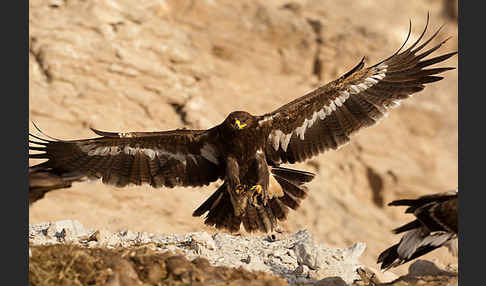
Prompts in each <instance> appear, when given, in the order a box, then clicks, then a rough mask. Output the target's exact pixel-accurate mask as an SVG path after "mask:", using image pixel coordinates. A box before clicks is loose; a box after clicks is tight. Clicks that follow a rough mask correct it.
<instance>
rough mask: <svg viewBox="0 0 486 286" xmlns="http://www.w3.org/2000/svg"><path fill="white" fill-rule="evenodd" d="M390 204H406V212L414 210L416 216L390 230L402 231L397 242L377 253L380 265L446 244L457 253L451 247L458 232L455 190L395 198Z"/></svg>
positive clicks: (396, 263) (402, 260) (395, 263)
mask: <svg viewBox="0 0 486 286" xmlns="http://www.w3.org/2000/svg"><path fill="white" fill-rule="evenodd" d="M389 205H391V206H408V208H407V211H406V212H413V214H414V215H415V216H416V217H417V219H416V220H414V221H412V222H410V223H407V224H405V225H403V226H401V227H398V228H396V229H394V230H393V232H394V233H396V234H398V233H405V234H404V235H403V237H402V238H401V239H400V241H399V242H398V243H397V244H395V245H393V246H391V247H389V248H388V249H386V250H384V251H383V252H382V253H380V255H379V256H378V261H377V262H378V263H381V266H380V268H381V269H383V270H388V269H390V268H392V267H396V266H399V265H401V264H403V263H406V262H408V261H410V260H413V259H415V258H417V257H420V256H422V255H424V254H427V253H429V252H431V251H432V250H434V249H437V248H439V247H441V246H444V245H446V246H449V244H450V248H449V249H450V250H451V252H452V253H453V254H457V250H456V249H454V248H455V247H457V246H456V244H457V241H455V240H456V239H457V235H458V192H457V190H456V191H451V192H443V193H437V194H432V195H426V196H422V197H419V198H417V199H406V200H396V201H393V202H391V203H390V204H389ZM410 209H412V210H413V211H410Z"/></svg>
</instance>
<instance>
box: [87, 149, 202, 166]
mask: <svg viewBox="0 0 486 286" xmlns="http://www.w3.org/2000/svg"><path fill="white" fill-rule="evenodd" d="M79 148H80V149H81V151H83V152H85V153H87V154H88V156H108V155H110V156H116V155H118V154H120V153H121V152H123V153H125V154H127V155H132V156H135V155H136V154H137V153H143V154H144V155H146V156H147V157H149V158H150V160H155V159H156V158H155V157H156V156H157V157H159V158H163V157H165V158H167V157H168V158H169V159H175V160H177V161H179V162H181V163H183V164H184V165H186V164H187V159H191V160H192V161H193V162H194V163H195V164H197V160H196V157H195V156H194V155H192V154H182V153H171V152H167V151H165V150H161V149H150V148H140V147H131V146H128V145H127V146H125V147H123V149H121V148H120V147H118V146H102V147H96V145H95V144H86V145H85V144H83V145H79ZM203 157H204V156H203ZM208 160H209V159H208ZM210 161H211V160H210Z"/></svg>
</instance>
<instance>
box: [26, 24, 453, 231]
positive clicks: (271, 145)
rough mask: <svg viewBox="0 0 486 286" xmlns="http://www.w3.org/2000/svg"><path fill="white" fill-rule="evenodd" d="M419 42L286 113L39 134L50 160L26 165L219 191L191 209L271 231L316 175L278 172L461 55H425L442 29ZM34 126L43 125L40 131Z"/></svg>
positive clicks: (115, 180) (34, 144) (33, 139)
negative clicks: (198, 125) (89, 134)
mask: <svg viewBox="0 0 486 286" xmlns="http://www.w3.org/2000/svg"><path fill="white" fill-rule="evenodd" d="M428 23H429V17H428V15H427V24H426V25H425V28H424V30H423V32H422V33H421V35H420V36H419V37H418V39H417V40H416V41H415V42H414V43H412V44H411V45H410V47H408V48H407V49H404V46H405V44H406V43H407V41H408V39H409V37H410V34H411V22H410V25H409V29H408V35H407V38H406V40H405V42H404V43H403V45H402V46H401V47H400V49H398V50H397V51H396V52H395V53H394V54H393V55H391V56H390V57H388V58H386V59H384V60H382V61H380V62H379V63H377V64H375V65H372V66H369V67H365V58H364V57H363V59H362V60H361V61H360V62H359V63H358V64H357V65H356V66H355V67H354V68H352V69H351V70H349V71H348V72H346V73H345V74H344V75H342V76H341V77H339V78H338V79H336V80H334V81H332V82H329V83H327V84H325V85H323V86H320V87H318V88H317V89H315V90H313V91H311V92H309V93H307V94H305V95H304V96H302V97H300V98H297V99H295V100H293V101H292V102H290V103H287V104H285V105H283V106H281V107H280V108H278V109H276V110H274V111H272V112H269V113H266V114H263V115H252V114H250V113H248V112H246V111H234V112H231V113H230V114H229V115H228V116H227V117H226V119H224V121H223V122H222V123H221V124H219V125H216V126H214V127H212V128H210V129H207V130H189V129H175V130H169V131H155V132H126V133H124V132H106V131H100V130H96V129H93V128H91V129H92V131H93V132H94V133H95V134H96V135H98V136H99V137H96V138H91V139H81V140H60V139H55V138H53V137H50V136H48V135H46V134H44V133H42V131H40V130H39V129H38V131H39V132H41V133H42V134H43V135H44V137H47V138H43V137H40V136H36V135H34V134H31V133H29V136H30V137H29V150H31V151H39V152H34V153H30V152H29V158H33V159H47V161H44V162H42V163H40V164H37V165H34V166H31V167H30V170H31V174H35V173H37V172H47V173H52V174H55V175H56V176H60V177H66V178H81V177H83V176H84V177H86V178H88V179H101V180H102V182H103V183H105V184H110V185H114V186H116V187H124V186H127V185H129V184H134V185H142V184H148V185H150V186H152V187H155V188H160V187H167V188H171V187H175V186H184V187H197V186H204V185H208V184H209V183H211V182H214V181H218V180H221V181H222V183H221V185H220V186H219V187H218V188H217V189H216V191H215V192H214V193H213V194H212V195H211V196H210V197H209V198H208V199H207V200H206V201H205V202H203V203H202V204H201V205H200V206H199V207H198V208H197V209H196V210H195V211H194V213H193V216H196V217H198V216H202V215H204V214H205V213H207V215H206V216H205V223H206V224H207V225H210V226H214V227H216V228H218V229H225V230H227V231H230V232H236V231H239V229H240V226H241V224H243V226H244V228H245V230H246V231H247V232H255V231H261V232H272V231H274V230H275V229H276V226H277V222H278V221H283V220H285V219H286V218H287V214H288V212H289V209H293V210H296V209H297V208H298V207H299V205H300V204H301V201H302V200H303V199H304V198H305V197H306V196H307V193H308V188H307V186H306V184H307V183H309V182H310V181H311V180H312V179H313V178H314V176H315V175H314V174H313V173H310V172H306V171H300V170H294V169H290V168H287V167H284V166H282V164H293V163H297V162H303V161H305V160H307V159H309V158H311V157H314V156H316V155H318V154H320V153H324V152H326V151H328V150H336V149H338V148H339V147H341V146H343V145H344V144H346V143H348V142H349V140H350V136H351V135H352V134H354V133H356V132H357V131H359V130H360V129H362V128H365V127H369V126H372V125H374V124H376V123H377V122H378V121H379V120H380V119H381V118H383V117H384V116H385V115H386V114H387V112H388V110H389V109H391V108H393V107H396V106H397V105H399V103H400V101H401V100H403V99H406V98H408V97H410V96H411V95H412V94H414V93H417V92H419V91H421V90H423V89H424V87H425V84H428V83H432V82H436V81H439V80H441V79H442V78H443V77H440V76H437V74H440V73H442V72H445V71H448V70H451V69H454V68H452V67H436V68H429V69H426V67H429V66H431V65H434V64H436V63H440V62H442V61H444V60H446V59H448V58H450V57H452V56H453V55H455V54H456V53H457V52H451V53H447V54H443V55H440V56H434V57H432V58H428V59H426V57H427V56H429V55H430V54H432V53H433V52H435V51H436V50H437V49H439V48H440V47H441V46H442V45H443V44H444V43H445V42H446V41H447V40H444V41H442V42H441V43H439V44H437V45H435V46H433V47H432V48H426V49H424V47H425V46H426V45H427V44H428V43H429V42H430V41H432V39H434V38H435V37H436V36H437V34H438V33H439V31H440V29H441V28H442V27H441V28H439V29H438V30H437V31H436V32H435V33H434V34H433V35H432V36H431V37H430V38H429V39H427V40H425V41H423V42H421V41H422V38H423V36H424V35H425V32H426V30H427V26H428ZM36 128H37V127H36Z"/></svg>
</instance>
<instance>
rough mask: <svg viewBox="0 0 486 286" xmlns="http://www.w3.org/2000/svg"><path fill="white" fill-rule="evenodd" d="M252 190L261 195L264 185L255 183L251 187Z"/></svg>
mask: <svg viewBox="0 0 486 286" xmlns="http://www.w3.org/2000/svg"><path fill="white" fill-rule="evenodd" d="M250 191H254V192H257V193H258V194H260V195H261V194H262V193H263V187H262V185H254V186H253V187H251V189H250Z"/></svg>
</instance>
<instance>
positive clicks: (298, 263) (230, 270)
mask: <svg viewBox="0 0 486 286" xmlns="http://www.w3.org/2000/svg"><path fill="white" fill-rule="evenodd" d="M29 242H30V243H29V244H30V248H29V256H30V263H29V277H30V282H31V284H32V285H66V283H67V284H69V285H111V286H114V285H127V286H128V285H137V284H140V285H245V284H248V283H250V284H251V285H289V284H290V285H322V286H326V285H327V286H332V285H336V286H337V285H356V286H358V285H367V286H368V285H370V286H374V285H421V284H420V283H423V282H427V285H457V278H458V277H457V268H456V269H448V270H441V269H439V268H437V266H435V265H434V264H433V263H432V262H429V261H424V260H420V261H418V262H416V263H414V264H412V266H411V267H410V271H409V273H408V274H407V275H405V276H402V277H399V278H397V279H392V280H393V281H391V282H390V283H381V282H380V278H381V279H383V278H385V279H390V278H391V277H393V276H386V273H374V272H373V271H371V270H370V269H369V268H367V267H366V266H363V265H361V264H360V263H359V261H358V260H359V257H360V256H361V255H362V253H363V251H364V250H365V248H366V244H365V243H363V242H360V243H356V244H355V245H353V246H352V247H350V248H347V249H343V248H341V249H338V248H331V247H328V246H324V245H322V244H319V243H316V240H315V238H314V237H313V235H312V234H311V233H309V232H308V231H306V230H302V231H299V232H296V233H294V234H291V235H280V234H277V235H275V234H272V235H270V236H268V237H245V236H233V235H230V234H225V233H218V234H213V235H210V234H208V233H207V232H193V233H186V234H171V235H161V234H150V233H147V232H132V231H121V232H109V231H103V230H101V231H100V230H94V229H88V228H85V227H84V226H83V225H82V224H81V223H80V222H79V221H72V220H65V221H58V222H52V223H40V224H35V225H30V226H29ZM377 274H378V275H377ZM379 276H380V277H379Z"/></svg>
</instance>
